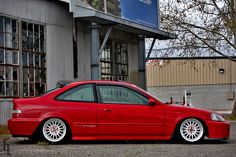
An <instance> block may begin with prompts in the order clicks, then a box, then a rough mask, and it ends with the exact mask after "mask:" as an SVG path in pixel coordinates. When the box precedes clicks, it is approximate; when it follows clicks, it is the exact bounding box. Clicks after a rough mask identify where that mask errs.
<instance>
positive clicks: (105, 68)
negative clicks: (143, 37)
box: [101, 41, 128, 81]
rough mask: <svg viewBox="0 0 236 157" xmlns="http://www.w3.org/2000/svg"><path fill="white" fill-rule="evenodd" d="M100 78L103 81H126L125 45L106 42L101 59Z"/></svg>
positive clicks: (126, 49) (126, 48)
mask: <svg viewBox="0 0 236 157" xmlns="http://www.w3.org/2000/svg"><path fill="white" fill-rule="evenodd" d="M101 78H102V79H103V80H115V81H127V78H128V46H127V43H123V42H115V41H108V42H107V44H106V46H105V48H104V50H103V52H102V57H101Z"/></svg>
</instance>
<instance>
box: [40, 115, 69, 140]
mask: <svg viewBox="0 0 236 157" xmlns="http://www.w3.org/2000/svg"><path fill="white" fill-rule="evenodd" d="M68 132H69V129H68V128H67V126H66V123H65V122H64V121H63V120H61V119H58V118H51V119H48V120H46V121H45V122H44V124H43V126H42V136H43V138H44V139H45V140H46V141H48V142H50V143H62V142H65V139H66V138H67V136H68Z"/></svg>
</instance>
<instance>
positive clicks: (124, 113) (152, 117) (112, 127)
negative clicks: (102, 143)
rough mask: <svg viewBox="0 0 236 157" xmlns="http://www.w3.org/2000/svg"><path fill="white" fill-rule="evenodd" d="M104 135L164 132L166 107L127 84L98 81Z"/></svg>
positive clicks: (99, 108)
mask: <svg viewBox="0 0 236 157" xmlns="http://www.w3.org/2000/svg"><path fill="white" fill-rule="evenodd" d="M97 92H98V93H99V94H98V97H99V104H98V123H97V124H98V131H99V134H100V135H114V136H118V135H127V136H129V135H162V134H163V133H164V111H163V109H162V108H161V107H159V106H158V105H156V106H151V105H148V101H149V98H148V97H146V96H144V95H143V94H141V93H140V92H138V91H136V90H135V89H132V88H130V87H126V86H123V85H101V84H100V85H99V84H98V85H97Z"/></svg>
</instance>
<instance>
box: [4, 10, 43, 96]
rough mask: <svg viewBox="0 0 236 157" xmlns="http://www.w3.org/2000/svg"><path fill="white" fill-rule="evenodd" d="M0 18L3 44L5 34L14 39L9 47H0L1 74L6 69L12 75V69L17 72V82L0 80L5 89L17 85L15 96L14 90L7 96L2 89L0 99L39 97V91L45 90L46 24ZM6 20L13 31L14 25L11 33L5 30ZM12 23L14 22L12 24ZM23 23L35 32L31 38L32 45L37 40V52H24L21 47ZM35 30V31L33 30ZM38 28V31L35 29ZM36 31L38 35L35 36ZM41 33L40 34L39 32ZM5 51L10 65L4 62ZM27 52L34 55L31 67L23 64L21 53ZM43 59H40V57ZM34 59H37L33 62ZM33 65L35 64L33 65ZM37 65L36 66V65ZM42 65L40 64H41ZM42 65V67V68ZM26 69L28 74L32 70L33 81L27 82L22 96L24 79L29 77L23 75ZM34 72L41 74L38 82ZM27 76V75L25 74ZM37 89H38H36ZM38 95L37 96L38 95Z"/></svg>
mask: <svg viewBox="0 0 236 157" xmlns="http://www.w3.org/2000/svg"><path fill="white" fill-rule="evenodd" d="M0 17H1V18H2V28H3V29H2V30H3V31H1V32H0V35H2V38H3V44H5V38H6V34H8V35H10V36H11V38H13V37H14V40H12V42H13V41H14V43H12V44H11V47H9V46H8V47H6V46H4V45H2V46H1V45H0V49H1V50H2V51H3V57H4V58H3V63H0V66H2V67H3V73H4V74H6V71H7V70H6V69H7V68H11V71H12V73H13V72H14V69H16V72H17V80H14V79H11V80H6V79H4V80H0V82H1V83H2V86H3V87H4V88H5V87H6V84H17V85H16V86H17V94H14V92H15V90H14V89H13V87H12V89H11V90H10V91H9V93H12V94H8V93H7V89H6V88H5V89H4V92H3V94H2V95H0V97H1V98H27V97H36V96H39V95H40V91H41V93H42V92H45V91H46V90H47V60H46V56H47V49H46V29H47V28H46V24H43V23H41V22H37V21H30V20H26V19H22V18H18V19H16V18H15V17H12V16H8V15H3V14H0ZM6 19H9V20H10V24H11V28H12V29H13V23H14V28H15V30H14V31H13V30H12V31H11V32H7V31H6V30H5V26H4V24H5V21H6ZM12 21H14V22H12ZM23 23H27V24H32V26H33V30H35V32H33V34H32V37H34V36H35V37H34V39H33V40H32V41H33V43H35V41H36V38H37V37H38V38H37V39H38V43H39V44H38V47H39V48H38V51H36V50H35V47H33V50H28V49H27V50H25V49H24V47H23V37H24V35H23V28H22V26H23ZM34 28H36V29H34ZM37 28H38V29H37ZM37 30H38V35H36V33H37ZM39 31H41V33H40V32H39ZM7 51H9V53H10V54H11V55H12V58H11V64H10V63H7V62H6V59H5V56H6V54H7V53H8V52H7ZM26 51H27V52H28V53H31V54H36V57H35V55H33V65H32V66H28V65H27V66H25V65H24V64H23V52H26ZM13 54H14V55H16V56H17V57H18V58H17V60H16V61H17V63H15V62H13V60H14V59H13ZM40 55H41V56H43V57H41V56H40ZM35 59H38V61H37V60H35ZM34 63H35V64H34ZM36 63H38V65H37V64H36ZM41 63H42V64H41ZM42 65H44V66H42ZM25 67H26V68H27V69H28V70H27V71H29V72H30V69H31V71H32V70H33V74H32V75H33V78H34V81H33V82H30V81H27V91H28V92H27V93H28V94H27V95H25V94H24V88H26V87H24V84H26V82H24V77H27V80H30V76H29V75H24V74H23V72H24V68H25ZM36 71H38V72H41V73H38V76H40V78H41V79H40V81H37V80H36V79H35V78H36ZM27 74H29V73H27ZM31 84H32V85H33V86H32V87H33V95H30V86H31ZM37 87H38V88H37ZM38 94H39V95H38Z"/></svg>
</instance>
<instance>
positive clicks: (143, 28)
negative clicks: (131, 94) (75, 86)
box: [0, 0, 176, 116]
mask: <svg viewBox="0 0 236 157" xmlns="http://www.w3.org/2000/svg"><path fill="white" fill-rule="evenodd" d="M128 2H129V3H130V2H132V3H133V4H134V5H135V6H137V7H141V6H142V7H143V11H144V12H143V13H142V14H149V15H151V16H148V17H151V18H150V19H149V18H148V19H145V17H142V16H141V15H139V14H136V13H135V12H134V13H135V14H132V9H131V8H130V7H133V6H130V5H128V4H127V3H128ZM148 2H149V3H146V1H125V0H119V1H118V0H117V1H116V2H115V0H103V1H101V0H100V1H99V0H1V2H0V3H1V5H0V99H1V100H0V101H1V102H0V106H1V107H3V108H4V106H5V107H6V106H7V107H9V105H7V104H9V103H8V102H10V103H11V100H12V99H11V98H17V97H34V96H37V95H39V94H40V93H43V92H44V91H46V90H47V89H52V88H54V87H55V86H56V84H57V82H58V81H59V80H71V81H80V80H98V79H105V80H121V81H128V82H131V83H134V84H136V85H138V86H140V87H142V88H144V89H145V88H146V81H145V43H144V39H145V38H146V37H149V38H155V39H160V40H165V39H173V38H176V36H175V35H173V34H170V33H168V32H164V31H161V30H160V29H159V20H158V18H159V13H158V3H159V2H158V1H157V0H150V1H148ZM140 4H141V5H140ZM125 9H126V10H128V11H129V12H127V11H126V12H125V13H124V12H123V11H122V10H125ZM155 13H156V14H155ZM113 14H114V15H113ZM136 16H140V17H138V18H137V17H136ZM152 18H154V20H153V19H152ZM3 104H4V105H3ZM3 108H1V116H2V115H3V113H2V112H4V109H3Z"/></svg>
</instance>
